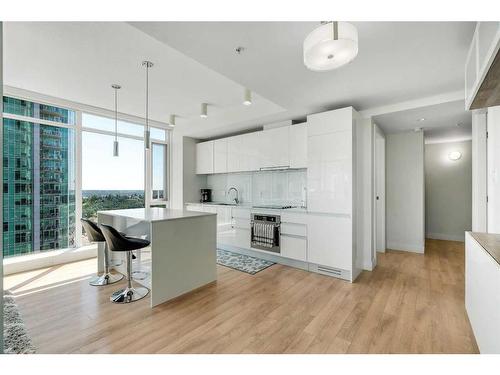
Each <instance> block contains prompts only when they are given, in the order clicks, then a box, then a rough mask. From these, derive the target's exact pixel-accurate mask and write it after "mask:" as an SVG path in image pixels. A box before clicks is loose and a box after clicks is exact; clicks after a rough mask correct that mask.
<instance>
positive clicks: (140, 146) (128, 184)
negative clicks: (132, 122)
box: [82, 131, 144, 243]
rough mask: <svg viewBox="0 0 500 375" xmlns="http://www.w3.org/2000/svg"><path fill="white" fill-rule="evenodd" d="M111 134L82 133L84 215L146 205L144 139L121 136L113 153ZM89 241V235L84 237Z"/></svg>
mask: <svg viewBox="0 0 500 375" xmlns="http://www.w3.org/2000/svg"><path fill="white" fill-rule="evenodd" d="M113 141H114V137H113V136H111V135H105V134H98V133H92V132H88V131H84V132H83V133H82V216H83V217H85V218H90V219H92V220H97V211H99V210H113V209H125V208H139V207H144V143H143V141H140V140H136V139H130V138H125V137H119V138H118V141H119V143H120V156H119V157H114V156H113ZM83 242H84V243H86V238H85V237H83Z"/></svg>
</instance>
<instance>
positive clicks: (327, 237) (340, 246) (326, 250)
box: [307, 214, 353, 271]
mask: <svg viewBox="0 0 500 375" xmlns="http://www.w3.org/2000/svg"><path fill="white" fill-rule="evenodd" d="M307 221H308V223H307V260H308V261H309V262H311V263H315V264H318V265H322V266H328V267H333V268H339V269H343V270H348V271H350V270H351V268H352V261H353V247H352V221H351V219H350V218H348V217H336V216H326V215H312V214H309V215H308V218H307Z"/></svg>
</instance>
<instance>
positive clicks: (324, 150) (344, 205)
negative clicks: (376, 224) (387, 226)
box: [307, 107, 357, 215]
mask: <svg viewBox="0 0 500 375" xmlns="http://www.w3.org/2000/svg"><path fill="white" fill-rule="evenodd" d="M355 116H357V113H356V112H355V111H354V110H353V108H352V107H347V108H342V109H339V110H335V111H329V112H323V113H318V114H314V115H311V116H308V117H307V127H308V130H307V134H308V136H307V164H308V165H307V194H308V195H307V207H308V210H309V211H310V212H318V213H334V214H346V215H350V214H352V206H353V204H352V201H353V175H354V170H353V138H354V132H355V127H354V126H353V125H354V117H355Z"/></svg>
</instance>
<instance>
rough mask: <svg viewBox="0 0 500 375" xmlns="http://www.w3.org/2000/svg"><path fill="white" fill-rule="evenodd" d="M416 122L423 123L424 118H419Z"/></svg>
mask: <svg viewBox="0 0 500 375" xmlns="http://www.w3.org/2000/svg"><path fill="white" fill-rule="evenodd" d="M417 121H418V122H424V121H425V118H424V117H422V118H419V119H418V120H417Z"/></svg>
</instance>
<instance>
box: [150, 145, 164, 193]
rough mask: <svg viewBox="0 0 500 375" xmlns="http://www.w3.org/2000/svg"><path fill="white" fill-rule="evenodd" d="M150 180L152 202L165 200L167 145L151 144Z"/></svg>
mask: <svg viewBox="0 0 500 375" xmlns="http://www.w3.org/2000/svg"><path fill="white" fill-rule="evenodd" d="M151 160H152V162H151V178H152V183H151V187H152V198H153V200H166V199H167V178H166V165H167V145H165V144H160V143H153V144H152V153H151Z"/></svg>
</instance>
